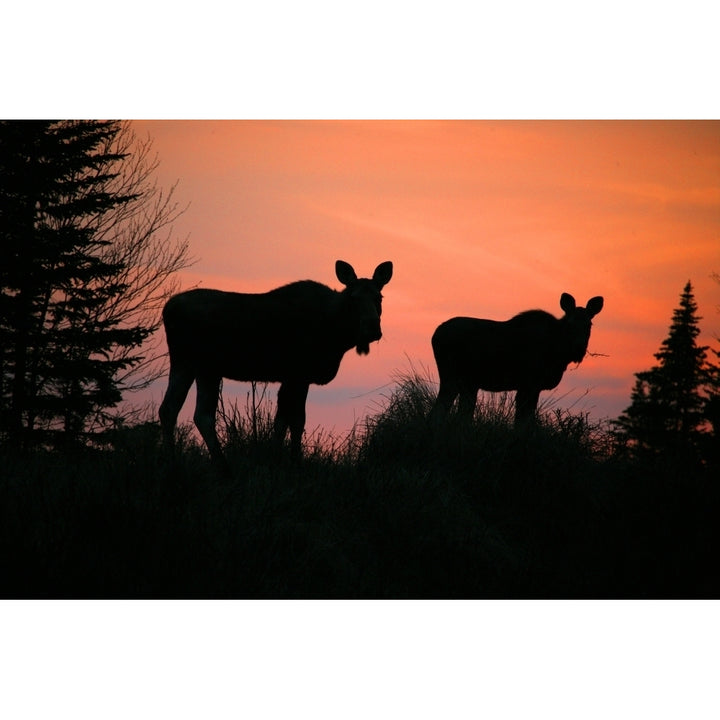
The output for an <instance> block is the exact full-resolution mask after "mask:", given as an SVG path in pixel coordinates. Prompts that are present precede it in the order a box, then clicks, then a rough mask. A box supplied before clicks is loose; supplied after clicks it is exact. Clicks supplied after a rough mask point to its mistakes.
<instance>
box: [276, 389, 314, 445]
mask: <svg viewBox="0 0 720 720" xmlns="http://www.w3.org/2000/svg"><path fill="white" fill-rule="evenodd" d="M309 388H310V386H309V385H308V384H307V383H287V382H285V383H282V385H280V389H279V390H278V407H277V414H276V415H275V423H274V427H275V437H276V439H278V440H280V441H281V442H282V441H283V440H284V439H285V435H286V433H287V431H288V428H289V429H290V450H291V452H292V454H293V455H294V456H295V457H299V456H300V455H301V453H302V436H303V432H304V431H305V402H306V400H307V394H308V390H309Z"/></svg>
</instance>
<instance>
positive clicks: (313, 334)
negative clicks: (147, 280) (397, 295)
mask: <svg viewBox="0 0 720 720" xmlns="http://www.w3.org/2000/svg"><path fill="white" fill-rule="evenodd" d="M392 272H393V266H392V263H391V262H384V263H381V264H380V265H378V267H377V268H376V269H375V273H374V275H373V277H372V279H367V278H358V277H357V275H356V274H355V271H354V270H353V268H352V266H351V265H349V264H348V263H346V262H343V261H342V260H338V261H337V262H336V263H335V273H336V275H337V278H338V280H339V281H340V282H341V283H342V284H343V285H344V286H345V289H344V290H342V291H341V292H338V291H336V290H332V289H331V288H329V287H327V286H326V285H322V284H320V283H317V282H313V281H312V280H303V281H300V282H294V283H290V284H289V285H285V286H284V287H280V288H277V289H276V290H271V291H270V292H267V293H261V294H245V293H232V292H221V291H219V290H203V289H198V290H188V291H187V292H183V293H180V294H178V295H175V296H173V297H172V298H170V300H168V302H167V304H166V305H165V308H164V310H163V322H164V324H165V333H166V336H167V344H168V350H169V354H170V378H169V382H168V389H167V392H166V393H165V398H164V399H163V402H162V405H161V406H160V423H161V425H162V430H163V439H164V442H165V444H166V446H171V445H172V443H173V440H174V432H175V423H176V422H177V416H178V413H179V412H180V408H181V407H182V405H183V403H184V402H185V398H186V396H187V393H188V390H189V389H190V386H191V385H192V383H193V381H195V383H196V384H197V402H196V405H195V415H194V418H193V419H194V421H195V425H196V426H197V428H198V430H199V431H200V434H201V435H202V437H203V439H204V440H205V443H206V444H207V446H208V449H209V451H210V455H211V457H212V458H213V460H216V461H218V462H220V463H221V464H222V463H223V462H224V460H223V454H222V450H221V448H220V443H219V442H218V438H217V434H216V432H215V412H216V410H217V403H218V395H219V388H220V381H221V379H222V378H231V379H233V380H245V381H253V380H256V381H260V382H279V383H280V389H279V391H278V399H277V413H276V415H275V421H274V432H275V436H276V437H277V438H278V439H279V440H281V441H282V440H284V438H285V436H286V434H287V431H288V429H289V430H290V440H291V448H292V452H293V454H295V455H300V453H301V448H302V445H301V443H302V434H303V431H304V429H305V401H306V399H307V393H308V387H309V385H310V384H311V383H314V384H317V385H325V384H326V383H329V382H330V381H331V380H332V379H333V378H334V377H335V375H336V374H337V371H338V368H339V367H340V361H341V360H342V357H343V355H344V354H345V353H346V352H347V351H348V350H349V349H350V348H352V347H355V348H356V349H357V352H358V353H359V354H361V355H366V354H367V353H369V352H370V343H371V342H374V341H375V340H379V339H380V338H381V337H382V333H381V331H380V314H381V312H382V308H381V304H382V295H381V294H380V291H381V289H382V288H383V286H385V285H386V284H387V283H388V282H389V281H390V278H391V277H392Z"/></svg>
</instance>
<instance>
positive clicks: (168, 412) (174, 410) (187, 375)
mask: <svg viewBox="0 0 720 720" xmlns="http://www.w3.org/2000/svg"><path fill="white" fill-rule="evenodd" d="M194 379H195V378H194V377H193V373H192V372H191V371H189V370H185V369H183V370H178V369H177V368H173V367H172V366H171V367H170V377H169V379H168V388H167V391H166V392H165V397H164V398H163V401H162V404H161V405H160V410H159V412H158V414H159V416H160V426H161V427H162V435H163V445H164V446H165V448H166V449H170V448H172V447H173V445H174V444H175V423H177V417H178V414H179V413H180V409H181V408H182V406H183V403H184V402H185V398H186V397H187V394H188V390H190V386H191V385H192V383H193V380H194Z"/></svg>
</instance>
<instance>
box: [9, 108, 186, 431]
mask: <svg viewBox="0 0 720 720" xmlns="http://www.w3.org/2000/svg"><path fill="white" fill-rule="evenodd" d="M150 149H151V143H150V141H149V140H147V141H138V140H137V139H136V138H135V136H134V134H133V133H132V131H131V130H130V127H129V125H128V124H127V123H121V122H117V121H97V120H82V121H49V120H47V121H46V120H42V121H2V122H0V175H1V176H2V184H1V185H0V440H1V439H2V438H3V437H5V438H7V439H9V440H10V441H11V442H13V443H16V444H17V443H22V444H28V445H30V444H39V443H44V444H64V445H70V444H78V443H82V442H83V440H84V436H85V434H86V433H87V432H88V431H90V430H92V431H95V430H99V429H101V428H104V427H109V426H110V427H111V426H112V425H113V423H114V421H115V420H116V419H117V413H115V411H114V410H113V408H115V407H116V406H117V405H118V403H120V401H121V400H122V397H123V393H124V392H126V391H127V390H132V389H137V388H139V387H143V386H145V385H146V384H147V383H149V382H150V381H151V380H152V379H153V377H154V376H156V373H157V370H158V369H157V368H155V375H154V373H153V370H152V369H151V368H150V365H151V363H152V361H153V360H155V359H156V358H157V353H153V348H152V347H151V346H148V344H147V343H146V341H147V340H148V338H150V336H151V335H152V334H153V332H154V331H155V330H156V329H157V327H158V324H159V320H160V316H159V309H160V306H161V304H162V301H163V299H164V298H165V297H166V294H167V293H168V292H171V291H172V286H168V285H167V280H168V278H169V277H170V276H171V275H172V274H173V273H174V272H175V271H176V270H178V269H179V268H181V267H183V266H184V265H185V264H187V243H173V242H169V240H170V226H171V223H172V222H173V221H174V219H175V218H176V217H177V216H178V215H179V214H180V211H178V209H177V206H176V205H175V203H174V202H173V201H172V199H171V198H172V190H171V191H170V193H169V194H163V193H162V192H161V191H159V190H158V189H157V187H156V186H155V185H154V183H153V181H152V175H153V172H154V170H155V168H156V167H157V160H153V159H152V158H151V156H150ZM141 346H142V347H141Z"/></svg>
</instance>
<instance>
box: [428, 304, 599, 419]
mask: <svg viewBox="0 0 720 720" xmlns="http://www.w3.org/2000/svg"><path fill="white" fill-rule="evenodd" d="M560 307H561V308H562V309H563V310H564V312H565V315H564V316H563V317H561V318H559V319H558V318H556V317H554V316H553V315H551V314H550V313H548V312H545V311H544V310H527V311H525V312H522V313H520V314H519V315H516V316H515V317H513V318H511V319H510V320H505V321H497V320H481V319H479V318H470V317H455V318H452V319H450V320H447V321H446V322H444V323H442V324H441V325H439V326H438V328H437V329H436V330H435V332H434V334H433V336H432V348H433V354H434V355H435V362H436V363H437V367H438V373H439V375H440V389H439V392H438V397H437V400H436V402H435V405H434V407H433V409H432V411H431V416H432V417H434V418H437V417H438V416H443V415H446V414H447V413H448V412H449V410H450V408H451V407H452V405H453V403H454V402H455V399H456V398H457V397H458V396H459V398H460V399H459V401H458V414H459V415H461V416H465V417H467V418H470V417H472V414H473V412H474V410H475V404H476V402H477V393H478V390H488V391H491V392H499V391H504V390H515V391H516V395H515V423H516V424H519V423H521V422H523V421H526V420H534V419H535V414H536V410H537V404H538V399H539V397H540V391H541V390H552V389H553V388H555V387H557V386H558V384H559V383H560V380H561V379H562V376H563V373H564V372H565V370H566V369H567V366H568V365H569V364H570V363H571V362H575V363H579V362H581V361H582V359H583V358H584V357H585V353H586V352H587V346H588V342H589V340H590V329H591V327H592V318H593V317H595V315H597V314H598V313H599V312H600V311H601V310H602V307H603V298H602V297H594V298H592V299H590V300H589V301H588V304H587V307H578V306H577V305H576V304H575V298H574V297H573V296H572V295H569V294H568V293H563V294H562V295H561V297H560Z"/></svg>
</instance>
